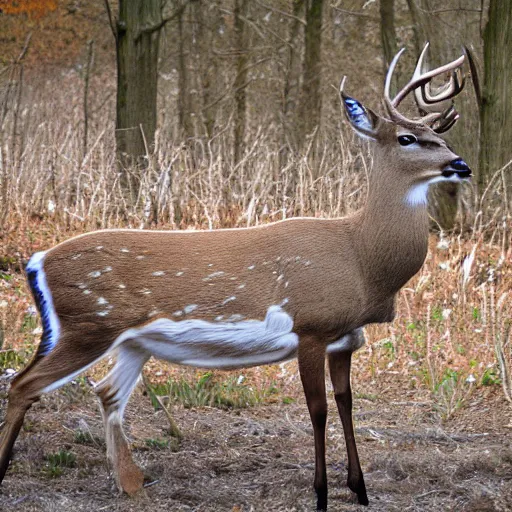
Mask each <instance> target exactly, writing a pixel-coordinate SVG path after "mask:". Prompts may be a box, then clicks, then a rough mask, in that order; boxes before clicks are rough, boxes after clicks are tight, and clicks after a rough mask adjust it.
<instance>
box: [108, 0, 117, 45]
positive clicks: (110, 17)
mask: <svg viewBox="0 0 512 512" xmlns="http://www.w3.org/2000/svg"><path fill="white" fill-rule="evenodd" d="M105 9H106V10H107V16H108V24H109V25H110V30H112V35H113V36H114V39H115V40H116V41H117V30H116V27H115V25H114V18H113V17H112V10H111V9H110V3H109V1H108V0H105Z"/></svg>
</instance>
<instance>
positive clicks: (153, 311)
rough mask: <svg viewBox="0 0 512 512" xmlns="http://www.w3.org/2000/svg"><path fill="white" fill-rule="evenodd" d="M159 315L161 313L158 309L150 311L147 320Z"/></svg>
mask: <svg viewBox="0 0 512 512" xmlns="http://www.w3.org/2000/svg"><path fill="white" fill-rule="evenodd" d="M160 313H161V311H160V310H159V309H153V310H152V311H150V312H149V313H148V317H149V318H152V317H154V316H156V315H158V314H160Z"/></svg>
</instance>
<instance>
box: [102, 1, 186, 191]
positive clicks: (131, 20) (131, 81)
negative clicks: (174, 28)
mask: <svg viewBox="0 0 512 512" xmlns="http://www.w3.org/2000/svg"><path fill="white" fill-rule="evenodd" d="M187 3H188V2H186V3H183V4H181V5H180V6H179V7H178V8H177V9H176V11H174V12H173V13H172V14H171V15H169V16H166V17H164V16H163V13H162V9H163V4H162V2H161V0H119V14H118V19H117V21H116V22H114V20H113V17H112V13H111V9H110V5H109V3H108V0H105V4H106V7H107V13H108V16H109V20H110V24H111V28H112V31H113V33H114V36H115V39H116V51H117V105H116V147H117V158H118V162H119V164H120V167H121V170H122V171H123V173H122V178H123V179H122V184H123V187H124V188H125V190H131V189H132V185H133V184H132V183H131V180H130V179H129V173H127V172H126V170H127V169H129V168H134V167H135V168H138V169H141V168H144V167H145V166H146V164H147V158H146V157H147V156H148V155H149V154H151V152H152V150H153V147H154V141H155V131H156V121H157V113H156V101H157V78H158V74H157V73H158V51H159V43H160V32H161V30H162V28H163V27H164V26H165V24H166V23H167V22H169V21H170V20H172V19H174V18H176V17H178V16H180V15H181V13H182V12H183V10H184V9H185V7H186V5H187ZM132 197H133V194H132Z"/></svg>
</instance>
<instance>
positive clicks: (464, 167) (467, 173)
mask: <svg viewBox="0 0 512 512" xmlns="http://www.w3.org/2000/svg"><path fill="white" fill-rule="evenodd" d="M442 174H443V176H444V177H445V178H449V177H450V176H453V175H456V176H458V177H459V178H461V179H464V178H469V177H471V175H472V172H471V169H470V168H469V165H468V164H467V163H466V162H464V160H462V158H456V159H455V160H452V161H451V162H450V163H449V164H448V165H447V166H446V167H445V168H444V169H443V171H442Z"/></svg>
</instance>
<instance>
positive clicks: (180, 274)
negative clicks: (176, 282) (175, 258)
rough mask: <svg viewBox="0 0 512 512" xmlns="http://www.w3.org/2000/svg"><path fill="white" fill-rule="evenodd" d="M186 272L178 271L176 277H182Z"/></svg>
mask: <svg viewBox="0 0 512 512" xmlns="http://www.w3.org/2000/svg"><path fill="white" fill-rule="evenodd" d="M183 274H184V272H176V277H180V276H182V275H183Z"/></svg>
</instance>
